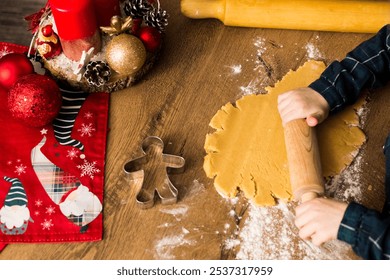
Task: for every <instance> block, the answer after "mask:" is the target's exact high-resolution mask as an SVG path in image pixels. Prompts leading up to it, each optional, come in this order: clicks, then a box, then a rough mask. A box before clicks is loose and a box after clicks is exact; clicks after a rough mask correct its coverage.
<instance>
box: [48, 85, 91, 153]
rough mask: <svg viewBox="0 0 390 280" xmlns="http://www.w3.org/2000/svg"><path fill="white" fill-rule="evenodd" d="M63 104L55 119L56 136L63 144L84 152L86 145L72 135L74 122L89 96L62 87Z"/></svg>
mask: <svg viewBox="0 0 390 280" xmlns="http://www.w3.org/2000/svg"><path fill="white" fill-rule="evenodd" d="M61 93H62V106H61V110H60V112H59V114H58V116H57V118H56V119H55V120H54V121H53V129H54V136H55V138H56V140H57V141H58V143H60V144H61V145H63V146H72V147H74V148H77V149H79V150H80V151H81V152H84V145H83V143H81V142H80V141H79V140H76V139H73V138H72V137H71V134H72V130H73V127H74V123H75V121H76V118H77V116H78V114H79V111H80V109H81V106H83V104H84V101H85V100H86V99H87V97H88V93H86V92H83V91H77V92H75V91H69V90H64V89H61Z"/></svg>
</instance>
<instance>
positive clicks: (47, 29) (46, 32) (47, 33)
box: [42, 24, 53, 37]
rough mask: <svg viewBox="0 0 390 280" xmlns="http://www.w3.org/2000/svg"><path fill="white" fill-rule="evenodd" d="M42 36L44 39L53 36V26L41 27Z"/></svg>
mask: <svg viewBox="0 0 390 280" xmlns="http://www.w3.org/2000/svg"><path fill="white" fill-rule="evenodd" d="M42 34H43V36H45V37H50V36H51V35H53V26H52V25H50V24H49V25H46V26H44V27H42Z"/></svg>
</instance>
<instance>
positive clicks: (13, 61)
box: [0, 53, 34, 89]
mask: <svg viewBox="0 0 390 280" xmlns="http://www.w3.org/2000/svg"><path fill="white" fill-rule="evenodd" d="M31 73H34V67H33V65H32V63H31V61H30V60H29V59H28V58H27V56H25V55H24V54H19V53H10V54H6V55H5V56H3V57H2V58H0V85H1V86H3V87H4V88H6V89H10V88H11V87H12V86H13V85H14V84H15V82H16V81H17V80H18V79H19V78H20V77H23V76H24V75H28V74H31Z"/></svg>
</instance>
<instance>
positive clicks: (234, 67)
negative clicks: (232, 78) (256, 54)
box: [227, 64, 242, 75]
mask: <svg viewBox="0 0 390 280" xmlns="http://www.w3.org/2000/svg"><path fill="white" fill-rule="evenodd" d="M227 67H228V68H229V69H231V74H232V75H237V74H240V73H241V72H242V65H241V64H238V65H232V66H227Z"/></svg>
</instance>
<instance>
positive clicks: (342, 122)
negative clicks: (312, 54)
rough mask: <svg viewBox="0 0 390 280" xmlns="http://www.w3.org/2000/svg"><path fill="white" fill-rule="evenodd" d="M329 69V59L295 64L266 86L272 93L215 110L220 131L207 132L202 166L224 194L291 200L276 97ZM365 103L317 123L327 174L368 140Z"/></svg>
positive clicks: (259, 202)
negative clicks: (362, 118) (361, 114)
mask: <svg viewBox="0 0 390 280" xmlns="http://www.w3.org/2000/svg"><path fill="white" fill-rule="evenodd" d="M324 69H325V65H324V63H322V62H318V61H308V62H306V63H305V64H304V65H303V66H301V67H300V68H299V69H298V70H296V71H291V70H290V71H289V72H288V73H287V74H286V75H285V76H284V77H283V79H282V80H281V81H279V82H277V83H276V84H275V86H274V87H267V88H266V90H267V94H264V95H247V96H244V97H242V98H241V99H239V100H237V101H236V102H235V104H232V103H228V104H226V105H224V106H223V107H222V108H221V109H220V110H219V111H218V112H217V113H216V114H215V115H214V117H213V118H212V119H211V121H210V124H209V125H210V126H211V127H212V128H214V129H215V131H214V132H213V133H210V134H207V136H206V140H205V145H204V148H205V150H206V153H207V154H206V156H205V158H204V164H203V168H204V170H205V172H206V174H207V176H208V177H210V178H213V179H214V186H215V188H216V190H217V191H218V192H219V193H220V194H221V195H223V196H227V197H234V196H236V195H237V193H238V192H239V191H242V192H243V193H244V194H245V196H246V197H247V198H248V199H250V200H251V201H253V202H254V203H255V204H257V205H264V206H270V205H274V204H275V203H276V199H281V200H285V201H288V200H291V198H292V190H291V186H290V182H289V173H288V165H287V155H286V149H285V143H284V132H283V127H282V123H281V119H280V116H279V113H278V109H277V98H278V95H279V94H281V93H284V92H286V91H288V90H291V89H294V88H298V87H304V86H307V85H308V84H310V83H311V82H312V81H314V80H315V79H317V78H318V77H319V76H320V74H321V73H322V72H323V71H324ZM362 105H363V101H360V102H358V105H355V107H349V108H346V109H345V110H344V111H343V112H341V113H339V114H337V115H334V116H332V117H329V118H328V119H327V120H326V121H325V122H324V123H322V124H321V125H319V126H318V128H317V136H318V142H319V143H318V144H319V147H320V154H321V162H322V169H323V175H324V177H330V176H333V175H336V174H338V173H340V172H341V171H342V170H343V169H344V168H345V167H346V166H348V165H349V164H350V163H351V162H352V160H353V158H354V156H355V155H356V153H357V151H358V149H359V148H360V147H361V145H362V144H363V143H364V142H365V135H364V133H363V131H362V130H361V129H360V128H359V127H358V124H359V118H358V116H357V114H356V111H355V109H356V106H362Z"/></svg>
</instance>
